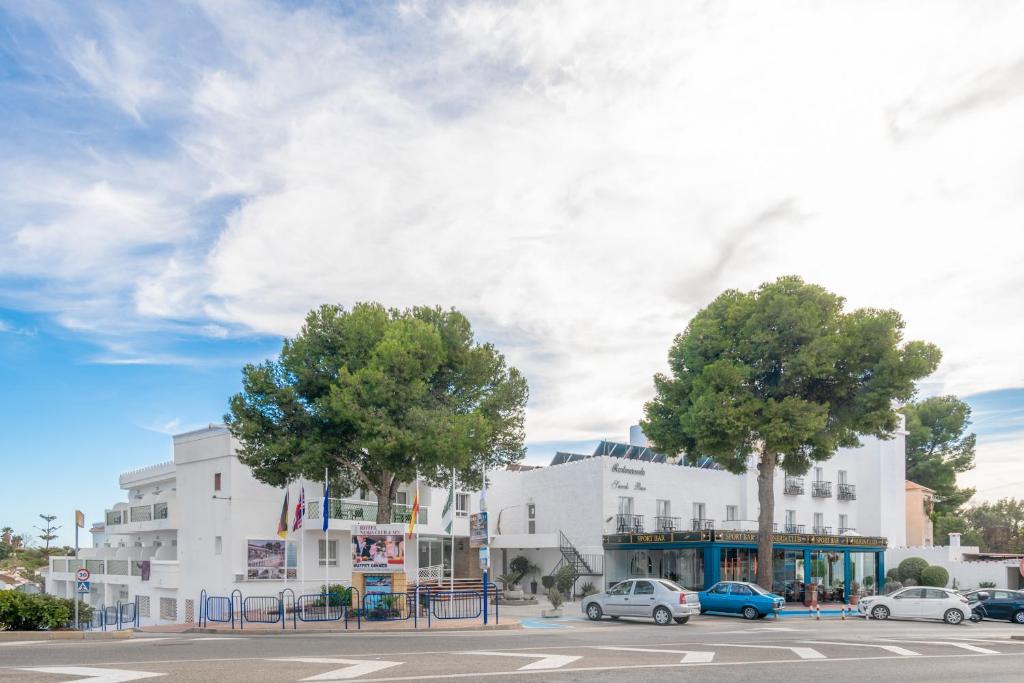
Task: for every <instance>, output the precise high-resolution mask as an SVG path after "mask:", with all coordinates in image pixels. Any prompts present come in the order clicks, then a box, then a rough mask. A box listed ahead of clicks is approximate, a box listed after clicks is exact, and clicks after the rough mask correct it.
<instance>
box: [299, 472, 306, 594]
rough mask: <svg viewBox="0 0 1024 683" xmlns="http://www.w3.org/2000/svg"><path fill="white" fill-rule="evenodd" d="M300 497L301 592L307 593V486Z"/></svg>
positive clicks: (302, 485)
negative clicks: (305, 524)
mask: <svg viewBox="0 0 1024 683" xmlns="http://www.w3.org/2000/svg"><path fill="white" fill-rule="evenodd" d="M301 487H302V488H301V489H300V491H301V492H300V493H299V497H300V498H301V499H302V510H301V512H300V514H301V515H302V522H300V523H299V524H300V526H299V590H301V591H303V592H305V590H306V527H305V526H304V522H305V521H306V520H305V517H306V485H305V484H301Z"/></svg>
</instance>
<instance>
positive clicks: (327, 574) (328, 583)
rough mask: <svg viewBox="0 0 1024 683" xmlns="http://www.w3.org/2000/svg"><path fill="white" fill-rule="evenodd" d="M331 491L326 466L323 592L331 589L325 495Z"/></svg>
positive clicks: (328, 506)
mask: <svg viewBox="0 0 1024 683" xmlns="http://www.w3.org/2000/svg"><path fill="white" fill-rule="evenodd" d="M330 492H331V483H330V482H329V481H328V480H327V468H326V467H325V468H324V506H323V507H324V509H323V516H324V592H325V593H326V592H330V590H331V580H330V578H329V577H330V572H331V546H330V544H329V543H328V542H327V541H328V537H327V527H328V526H330V509H329V508H330V504H331V502H330V498H328V497H327V495H328V494H329V493H330Z"/></svg>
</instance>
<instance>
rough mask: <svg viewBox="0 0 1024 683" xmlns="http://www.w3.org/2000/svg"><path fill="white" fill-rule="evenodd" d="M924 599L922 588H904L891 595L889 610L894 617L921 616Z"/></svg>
mask: <svg viewBox="0 0 1024 683" xmlns="http://www.w3.org/2000/svg"><path fill="white" fill-rule="evenodd" d="M923 601H924V589H923V588H906V589H904V590H902V591H900V592H899V593H896V594H895V595H893V596H892V607H891V608H890V610H889V611H890V612H891V613H892V616H894V617H901V618H913V617H919V616H921V613H922V610H923V609H924V608H923V605H922V604H921V603H922V602H923Z"/></svg>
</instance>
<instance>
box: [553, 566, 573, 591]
mask: <svg viewBox="0 0 1024 683" xmlns="http://www.w3.org/2000/svg"><path fill="white" fill-rule="evenodd" d="M574 583H576V575H575V573H574V572H573V570H572V567H570V566H568V565H566V566H565V567H562V568H561V569H559V570H558V571H557V572H555V588H557V589H558V591H559V592H560V593H561V594H562V595H568V594H569V593H570V592H571V591H572V586H573V584H574Z"/></svg>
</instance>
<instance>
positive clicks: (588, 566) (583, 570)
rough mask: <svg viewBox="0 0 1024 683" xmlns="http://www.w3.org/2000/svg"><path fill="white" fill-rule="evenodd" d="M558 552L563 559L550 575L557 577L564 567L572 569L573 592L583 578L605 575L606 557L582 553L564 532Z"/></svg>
mask: <svg viewBox="0 0 1024 683" xmlns="http://www.w3.org/2000/svg"><path fill="white" fill-rule="evenodd" d="M558 551H559V552H560V553H562V559H560V560H559V561H558V564H556V565H555V568H554V569H552V570H551V572H550V575H551V576H554V575H556V574H557V573H558V571H559V570H560V569H561V568H562V567H572V581H573V592H575V587H576V581H577V580H578V579H579V578H580V577H581V576H602V575H604V555H599V554H590V553H581V552H580V551H579V550H577V549H576V546H574V545H573V544H572V541H570V540H569V537H568V536H566V535H565V532H563V531H559V532H558Z"/></svg>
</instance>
